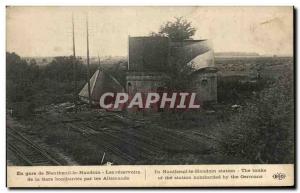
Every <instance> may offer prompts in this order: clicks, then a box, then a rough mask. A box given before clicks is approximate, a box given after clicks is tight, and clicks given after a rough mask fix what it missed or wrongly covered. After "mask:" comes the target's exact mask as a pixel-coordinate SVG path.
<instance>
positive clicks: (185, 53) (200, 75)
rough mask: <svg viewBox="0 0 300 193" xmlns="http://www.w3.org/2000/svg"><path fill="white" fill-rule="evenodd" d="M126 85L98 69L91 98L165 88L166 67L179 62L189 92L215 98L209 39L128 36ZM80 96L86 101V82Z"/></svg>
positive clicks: (213, 100) (96, 101) (215, 77)
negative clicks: (187, 69) (184, 70)
mask: <svg viewBox="0 0 300 193" xmlns="http://www.w3.org/2000/svg"><path fill="white" fill-rule="evenodd" d="M128 42H129V43H128V66H127V74H126V88H123V87H122V85H121V84H120V83H119V82H118V81H117V80H116V79H115V78H114V77H112V76H111V75H109V74H108V73H105V72H104V71H103V70H100V69H98V70H97V71H96V72H95V74H94V75H93V76H92V78H91V79H90V84H91V99H92V101H93V102H94V103H99V99H100V97H101V95H102V94H103V93H105V92H113V93H116V92H127V93H128V95H130V96H133V95H134V94H135V93H137V92H141V93H147V92H157V93H161V92H163V91H166V90H168V88H167V85H166V82H168V81H172V80H171V79H170V76H168V70H169V69H170V68H172V66H174V65H177V64H178V63H180V64H184V65H189V66H191V67H192V69H193V71H192V72H191V74H190V77H191V84H190V88H188V89H189V91H190V92H195V93H197V99H198V100H199V101H201V102H208V101H209V102H216V101H217V73H216V72H217V70H216V68H215V65H214V53H213V49H212V46H211V44H210V42H209V41H208V40H184V41H180V42H173V41H171V40H170V39H169V38H167V37H129V41H128ZM79 97H80V98H81V99H83V100H84V101H88V86H87V84H86V85H85V86H84V88H83V89H82V90H81V92H80V93H79Z"/></svg>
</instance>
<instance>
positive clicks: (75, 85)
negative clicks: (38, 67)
mask: <svg viewBox="0 0 300 193" xmlns="http://www.w3.org/2000/svg"><path fill="white" fill-rule="evenodd" d="M72 35H73V57H72V61H73V80H74V106H75V107H74V108H75V113H77V78H76V67H77V65H76V52H75V32H74V16H73V13H72Z"/></svg>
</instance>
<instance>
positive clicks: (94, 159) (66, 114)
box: [7, 57, 293, 165]
mask: <svg viewBox="0 0 300 193" xmlns="http://www.w3.org/2000/svg"><path fill="white" fill-rule="evenodd" d="M215 63H216V66H217V68H218V70H219V72H218V75H219V76H218V77H219V78H218V103H217V104H208V105H206V106H204V107H203V108H202V109H201V111H197V112H182V113H172V112H162V113H154V114H149V113H135V114H134V113H127V112H105V111H103V110H99V109H97V108H94V109H91V110H90V109H88V108H87V107H86V105H85V104H81V105H80V106H81V111H79V112H77V113H75V112H72V111H69V110H68V108H66V107H67V106H72V101H70V97H69V98H68V100H64V99H61V100H60V101H59V102H57V103H56V104H55V103H53V104H43V105H41V106H38V107H36V108H35V112H34V113H33V115H32V116H31V117H30V119H24V118H17V117H13V118H11V115H9V113H8V115H7V116H8V118H7V120H8V121H7V122H8V125H9V127H11V128H14V129H16V130H18V131H19V132H20V133H22V134H23V135H24V136H26V137H27V138H28V139H30V140H32V141H33V142H35V143H37V144H39V145H40V146H42V148H43V149H45V151H46V152H48V153H49V154H51V155H54V156H56V157H59V158H58V159H59V160H61V163H62V165H102V164H116V165H124V164H217V163H222V164H229V163H231V164H233V163H240V164H242V163H263V162H267V163H276V162H288V163H289V162H292V161H293V158H292V156H290V155H289V157H288V158H286V157H287V156H285V159H280V160H270V159H269V157H268V156H267V155H268V154H269V152H268V149H267V148H265V149H264V150H257V152H254V154H253V155H257V154H258V155H259V157H258V158H256V159H251V158H249V157H246V156H243V154H241V153H239V150H237V151H236V152H233V153H231V152H229V151H228V149H226V148H224V147H227V145H228V144H227V143H225V142H227V141H228V142H229V141H230V140H227V137H229V134H230V135H231V134H234V133H235V132H236V131H235V130H234V129H232V128H237V126H236V125H237V124H240V121H241V119H237V117H241V116H244V117H243V118H245V116H246V117H252V116H253V114H255V113H253V111H251V110H249V109H252V107H256V106H257V105H261V104H268V103H267V102H266V103H265V100H264V99H265V97H266V96H269V94H270V92H271V94H273V95H278V96H279V95H280V94H279V93H274V92H275V91H276V92H277V90H275V91H274V90H272V88H273V87H272V86H273V85H274V84H277V83H276V79H278V78H279V77H281V76H282V74H285V73H284V72H286V73H291V74H293V73H292V72H293V59H292V58H276V57H272V58H264V57H258V58H253V57H248V58H241V57H237V58H216V61H215ZM291 78H292V79H291V81H292V82H287V81H283V83H285V84H288V86H289V87H287V86H286V85H285V86H283V87H284V88H287V89H288V88H292V90H288V91H287V92H285V93H288V94H287V95H288V96H289V95H291V96H292V98H293V77H291ZM270 89H271V90H270ZM41 92H42V91H41ZM272 92H273V93H272ZM285 96H286V95H285V94H283V97H285ZM258 98H259V100H257V99H258ZM273 98H274V97H273ZM275 98H276V97H275ZM284 99H285V98H284ZM288 99H289V101H288V102H290V103H292V104H293V101H290V98H288ZM278 100H279V101H280V100H281V98H280V99H278ZM62 102H63V104H66V103H67V102H68V103H67V105H60V104H61V103H62ZM277 104H279V105H278V106H280V105H281V104H282V103H281V102H278V103H277ZM250 107H251V108H250ZM37 109H39V111H37ZM41 109H42V110H41ZM284 109H287V108H284ZM287 111H288V113H286V115H287V116H288V118H289V120H286V117H279V118H278V119H285V121H288V122H289V123H290V124H292V125H293V105H292V107H290V106H289V108H288V109H287ZM259 112H261V111H259ZM262 113H264V112H262ZM256 116H257V115H256ZM253 119H257V117H254V118H253ZM234 120H238V123H237V122H233V121H234ZM281 121H282V120H281ZM280 124H281V122H280V123H278V128H280V129H281V128H283V129H285V128H286V126H282V127H281V125H280ZM247 127H248V126H247V125H245V127H244V128H247ZM287 127H288V128H290V127H291V125H288V126H287ZM8 129H9V128H8ZM291 129H292V130H293V127H292V128H291ZM283 131H285V130H283ZM259 132H261V131H259ZM268 132H269V131H268ZM273 132H274V133H273ZM276 132H277V131H276V130H272V131H271V134H274V135H275V134H276ZM254 134H255V135H256V133H254ZM290 135H291V134H290ZM232 139H235V136H234V135H233V137H232ZM244 139H246V138H243V140H244ZM265 139H269V137H268V138H263V139H262V140H265ZM12 140H13V139H12ZM276 140H281V141H284V142H285V141H289V142H290V143H291V142H293V141H291V140H293V136H287V137H286V138H282V139H281V138H280V139H279V138H276ZM275 142H276V141H275ZM277 142H278V141H277ZM230 145H232V144H230ZM267 145H270V144H267ZM288 145H289V144H288ZM286 147H288V146H286ZM249 148H250V149H251V147H245V151H248V150H249ZM232 149H233V148H232ZM252 149H253V148H252ZM291 151H292V150H291ZM275 153H278V152H275ZM261 154H262V155H261ZM253 157H255V156H253ZM8 162H9V164H12V165H14V164H17V165H22V164H24V163H20V160H18V158H17V157H16V156H14V154H13V153H12V152H9V153H8Z"/></svg>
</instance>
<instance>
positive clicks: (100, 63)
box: [98, 54, 101, 70]
mask: <svg viewBox="0 0 300 193" xmlns="http://www.w3.org/2000/svg"><path fill="white" fill-rule="evenodd" d="M98 65H99V67H98V69H99V70H101V63H100V57H99V54H98Z"/></svg>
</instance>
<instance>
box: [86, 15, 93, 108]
mask: <svg viewBox="0 0 300 193" xmlns="http://www.w3.org/2000/svg"><path fill="white" fill-rule="evenodd" d="M86 47H87V50H86V55H87V81H88V94H89V105H90V107H91V106H92V100H91V84H90V52H89V23H88V16H87V17H86Z"/></svg>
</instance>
